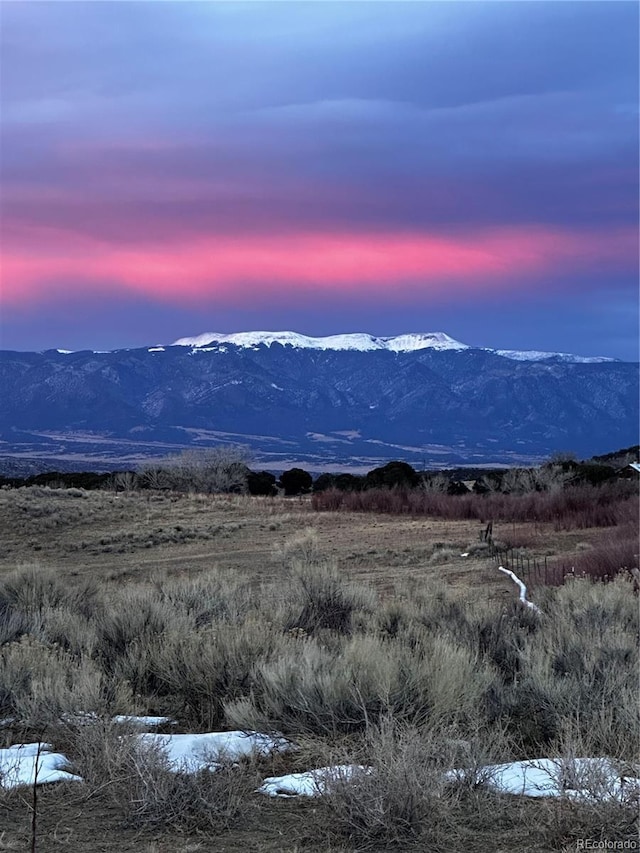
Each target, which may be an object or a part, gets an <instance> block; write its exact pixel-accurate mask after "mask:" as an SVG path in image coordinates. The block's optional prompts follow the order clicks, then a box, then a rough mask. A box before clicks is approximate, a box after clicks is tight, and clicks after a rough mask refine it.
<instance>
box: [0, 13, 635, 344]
mask: <svg viewBox="0 0 640 853" xmlns="http://www.w3.org/2000/svg"><path fill="white" fill-rule="evenodd" d="M639 8H640V7H639V6H638V4H637V3H635V2H616V0H614V2H611V0H604V1H603V2H590V0H567V2H563V0H557V2H555V1H554V2H545V1H544V0H532V2H528V1H527V0H503V2H485V1H484V0H472V2H462V0H461V1H460V2H457V1H456V0H448V2H447V0H443V2H427V1H426V0H425V2H401V0H394V2H367V0H350V1H349V2H329V0H316V2H304V3H302V2H284V0H283V1H282V2H276V3H273V2H263V0H256V1H255V2H250V3H245V2H224V3H223V2H190V1H189V0H175V2H172V0H169V2H160V0H147V2H117V0H111V1H110V2H82V0H80V2H63V0H47V2H38V0H30V2H20V0H3V2H1V3H0V25H1V26H0V40H1V43H0V57H1V59H0V107H1V117H2V131H1V133H2V136H1V140H0V141H1V147H0V170H1V171H0V190H1V202H0V204H1V206H0V229H1V231H0V236H1V254H0V264H1V266H0V276H1V278H0V348H2V349H18V350H43V349H47V348H52V347H61V348H66V349H113V348H118V347H136V346H145V345H152V344H158V343H164V344H166V343H171V342H172V341H173V340H175V339H177V338H179V337H184V336H193V335H198V334H200V333H202V332H207V331H214V332H226V333H230V332H238V331H252V330H285V329H287V330H294V331H298V332H301V333H303V334H307V335H328V334H339V333H345V332H369V333H371V334H374V335H380V336H386V335H397V334H402V333H406V332H433V331H443V332H446V333H448V334H449V335H451V336H452V337H454V338H457V339H458V340H460V341H462V342H464V343H466V344H470V345H472V346H489V347H496V348H510V349H537V350H552V351H564V352H574V353H578V354H581V355H604V356H610V357H614V358H621V359H625V360H636V359H637V357H638V191H639V187H638V152H639V143H638V16H639Z"/></svg>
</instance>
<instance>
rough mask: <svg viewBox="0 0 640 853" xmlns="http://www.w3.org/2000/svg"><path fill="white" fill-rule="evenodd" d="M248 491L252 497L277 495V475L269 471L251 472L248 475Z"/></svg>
mask: <svg viewBox="0 0 640 853" xmlns="http://www.w3.org/2000/svg"><path fill="white" fill-rule="evenodd" d="M247 489H248V491H249V494H250V495H265V496H273V495H275V494H276V492H277V489H276V477H275V474H271V473H270V472H269V471H250V472H249V474H248V475H247Z"/></svg>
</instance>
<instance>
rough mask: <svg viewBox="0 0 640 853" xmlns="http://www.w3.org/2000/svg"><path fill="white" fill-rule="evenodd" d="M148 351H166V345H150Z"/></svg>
mask: <svg viewBox="0 0 640 853" xmlns="http://www.w3.org/2000/svg"><path fill="white" fill-rule="evenodd" d="M147 352H164V347H149V349H148V350H147Z"/></svg>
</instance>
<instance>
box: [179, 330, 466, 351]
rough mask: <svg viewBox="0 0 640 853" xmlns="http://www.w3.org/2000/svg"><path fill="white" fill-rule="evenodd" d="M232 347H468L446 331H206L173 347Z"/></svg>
mask: <svg viewBox="0 0 640 853" xmlns="http://www.w3.org/2000/svg"><path fill="white" fill-rule="evenodd" d="M216 344H217V345H220V344H233V345H234V346H238V347H257V346H261V345H265V346H271V345H272V344H280V345H281V346H291V347H295V348H297V349H320V350H336V351H338V350H355V351H357V352H370V351H371V350H389V351H390V352H414V351H415V350H419V349H427V348H430V349H437V350H464V349H469V347H468V346H466V344H461V343H460V342H459V341H454V339H453V338H450V337H449V335H445V334H444V332H427V333H425V334H413V335H398V336H397V337H394V338H376V337H374V336H373V335H368V334H366V333H364V332H356V333H350V334H346V335H329V336H328V337H324V338H312V337H309V336H308V335H301V334H299V333H298V332H235V333H234V334H231V335H227V334H220V333H218V332H205V333H204V334H202V335H197V337H195V338H180V339H179V340H177V341H174V343H173V346H186V347H197V348H203V347H209V346H212V345H216Z"/></svg>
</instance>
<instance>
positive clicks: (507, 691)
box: [0, 487, 640, 853]
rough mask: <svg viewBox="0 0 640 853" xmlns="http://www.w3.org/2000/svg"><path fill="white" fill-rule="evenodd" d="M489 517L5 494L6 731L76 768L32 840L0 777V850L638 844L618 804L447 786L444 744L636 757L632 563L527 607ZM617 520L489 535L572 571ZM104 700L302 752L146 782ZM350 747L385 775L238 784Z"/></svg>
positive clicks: (538, 593) (448, 754)
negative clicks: (506, 569)
mask: <svg viewBox="0 0 640 853" xmlns="http://www.w3.org/2000/svg"><path fill="white" fill-rule="evenodd" d="M490 520H491V519H488V518H487V519H482V521H481V522H480V521H479V520H477V519H474V520H471V521H453V520H452V521H442V520H437V519H433V518H411V517H407V516H393V515H389V514H372V513H356V512H344V511H342V512H315V511H314V510H313V508H312V505H311V501H310V499H308V498H265V499H263V498H249V497H244V496H220V495H218V496H204V495H172V494H159V493H144V492H131V493H126V492H125V493H120V494H117V495H116V494H113V493H111V492H107V491H93V492H85V491H82V490H78V489H66V490H65V489H60V490H58V489H47V488H42V487H32V488H20V489H3V490H0V718H3V717H4V718H6V720H9V722H5V725H4V726H1V727H0V749H1V748H2V747H5V746H9V745H10V744H14V743H20V742H32V741H37V740H43V741H47V742H49V743H52V744H53V745H54V747H55V748H56V749H57V750H59V751H61V752H64V754H65V755H67V756H68V758H69V759H70V761H71V766H72V768H73V770H74V771H75V772H76V773H78V774H79V775H80V776H82V778H83V779H84V780H85V781H84V782H83V783H82V784H80V783H59V784H56V785H50V786H44V787H42V788H41V789H39V793H38V805H37V816H38V820H37V827H36V832H35V834H34V833H33V827H32V814H33V810H32V806H33V802H32V794H33V791H32V789H29V788H23V789H18V790H16V791H6V792H4V791H2V788H1V786H0V851H4V850H7V851H9V850H16V851H18V850H19V851H22V850H29V849H31V844H32V841H33V838H34V837H35V838H36V848H35V849H37V850H38V851H41V853H44V851H46V853H72V851H74V853H75V851H78V853H95V852H96V851H97V853H120V851H122V853H133V851H141V853H240V851H241V850H242V851H247V850H251V851H254V850H255V851H256V853H303V851H305V853H315V852H316V851H317V853H352V851H356V850H369V851H382V850H391V851H394V853H401V851H416V853H417V851H427V850H428V851H433V853H447V851H458V850H463V849H464V850H465V851H469V853H488V851H498V853H499V851H503V853H506V851H511V850H514V849H517V850H522V851H530V853H534V851H535V853H551V851H564V853H568V851H569V850H575V849H576V840H577V839H579V838H589V839H592V840H594V841H598V840H615V841H619V842H625V841H627V842H628V841H630V840H631V841H633V840H634V839H635V838H636V837H637V825H636V824H635V823H634V820H635V818H636V816H637V808H636V804H635V802H632V801H631V800H629V801H625V802H624V803H617V802H616V803H610V802H606V801H602V800H601V799H598V798H595V799H591V800H589V801H588V802H584V803H581V802H578V801H572V800H565V799H562V800H556V799H553V798H550V799H548V798H540V799H533V798H532V799H529V798H523V797H514V796H507V795H504V794H503V795H498V794H495V793H490V792H488V791H485V790H484V789H483V788H482V787H476V786H466V787H465V786H462V787H461V788H459V789H458V788H453V787H451V786H446V785H444V784H443V781H442V780H443V773H444V772H445V771H446V770H447V769H448V768H450V767H452V766H456V765H458V764H459V763H460V762H461V761H462V762H464V763H465V766H480V765H484V764H486V763H488V762H500V761H511V760H521V759H525V758H535V757H541V756H545V755H548V756H576V755H577V756H580V755H582V756H605V755H606V756H609V757H610V758H611V759H613V760H615V761H616V762H618V763H619V766H620V767H621V768H627V770H625V771H624V772H628V773H629V774H630V775H638V773H639V772H640V771H639V770H638V768H637V766H636V762H637V753H638V720H637V692H638V691H637V687H638V683H637V666H638V650H637V636H638V612H637V610H638V609H637V593H635V592H634V587H633V583H632V581H631V580H630V579H629V578H624V577H621V578H620V579H619V580H618V581H616V582H615V583H611V584H607V585H592V584H591V583H590V582H588V581H586V580H585V581H580V580H576V581H571V582H570V583H569V584H568V585H567V586H565V587H563V588H561V589H556V590H554V589H549V588H542V587H539V586H536V587H534V589H533V591H532V593H531V597H532V598H533V599H534V600H535V601H536V603H537V604H538V605H539V606H540V608H541V610H542V615H540V616H538V615H537V614H536V613H533V612H532V611H530V610H527V609H526V608H524V607H522V606H520V605H519V603H518V602H517V600H516V599H517V589H516V588H515V586H514V585H513V583H512V582H511V581H510V580H509V579H508V578H505V576H504V575H502V574H501V573H499V572H498V571H497V568H496V564H495V562H494V560H493V559H492V558H491V556H490V554H489V552H488V549H487V546H486V544H485V543H484V542H482V541H481V535H482V533H483V531H484V529H485V527H486V522H488V521H490ZM617 530H618V528H609V529H599V528H586V529H580V530H555V529H554V525H553V524H549V523H545V524H541V523H538V524H534V523H528V524H527V523H516V524H513V523H509V524H506V523H505V524H500V523H496V524H494V529H493V535H494V538H495V540H497V541H499V542H500V543H502V544H503V545H505V546H510V547H513V548H515V549H517V550H519V551H520V552H522V553H526V554H528V555H530V556H531V558H532V559H533V558H536V559H543V558H544V557H545V556H546V557H547V558H548V559H550V560H551V559H556V560H561V561H562V562H564V563H566V564H568V565H570V564H571V563H572V562H573V561H576V562H577V561H578V560H579V559H581V558H583V557H584V555H585V554H591V553H593V554H594V555H596V554H597V553H598V550H597V549H598V547H601V546H602V543H603V542H607V541H611V542H612V541H615V537H616V535H617V534H616V531H617ZM607 537H608V538H607ZM463 554H467V555H468V556H462V555H463ZM84 712H92V713H94V714H96V717H97V718H99V719H100V721H101V722H100V723H99V724H98V723H96V724H95V725H91V724H90V725H87V724H85V721H84V720H83V719H82V717H78V715H79V714H82V713H84ZM113 714H163V715H164V714H166V715H168V716H171V717H173V718H175V720H176V721H177V725H176V727H175V728H170V729H168V730H169V731H178V732H203V731H205V732H206V731H221V730H224V729H239V730H244V731H265V732H266V731H269V732H273V731H279V732H282V733H283V734H284V735H285V737H287V738H289V739H290V740H291V741H292V742H293V743H295V744H296V745H297V749H296V751H294V752H291V753H286V754H277V755H276V754H274V755H270V756H266V757H261V758H256V759H251V760H250V761H247V762H244V763H243V762H240V765H239V766H238V767H235V768H228V770H227V771H225V772H228V773H229V777H228V778H229V780H230V783H232V785H231V788H230V792H231V793H230V794H229V796H228V797H226V794H224V792H221V790H220V788H219V787H218V788H216V787H215V785H216V784H219V783H216V782H215V781H212V779H213V780H215V778H216V774H209V773H207V772H205V774H204V776H203V777H202V778H197V779H194V780H192V781H189V780H190V779H191V777H189V776H186V775H183V776H178V777H173V776H171V778H169V777H170V774H168V772H167V771H166V770H165V769H163V768H162V767H156V768H155V769H153V768H152V770H151V771H149V775H148V776H144V778H143V775H144V774H143V775H140V774H141V772H142V771H141V764H140V757H139V755H138V754H137V753H135V751H133V747H128V746H126V744H129V743H130V739H127V737H128V735H127V730H126V729H119V728H118V727H115V726H114V725H112V724H111V723H110V722H109V720H110V719H111V715H113ZM123 731H124V732H125V737H124V738H123V736H122V733H123ZM132 742H133V741H131V743H132ZM123 744H124V745H125V746H123ZM127 750H128V751H127ZM350 762H356V763H359V764H363V765H367V766H368V765H371V766H374V767H376V768H377V770H378V776H377V777H376V779H375V780H374V781H372V782H370V783H369V784H367V782H366V780H365V781H363V782H361V783H359V784H358V785H356V786H354V787H353V790H351V789H349V790H347V789H345V790H341V789H339V788H338V789H337V790H336V791H335V792H334V793H333V794H332V795H331V796H328V797H327V798H319V799H311V800H305V799H304V798H301V799H298V800H296V799H293V800H279V799H270V798H267V797H264V796H262V795H259V794H256V793H254V792H255V790H256V788H257V787H258V786H259V784H260V783H261V781H262V780H263V779H264V778H265V777H269V776H274V775H276V776H277V775H281V774H284V773H292V772H303V771H305V770H308V769H309V768H310V767H320V766H326V765H335V764H344V763H350ZM621 772H622V771H621ZM596 781H597V780H592V784H593V786H594V788H595V787H597V785H596ZM151 783H153V784H151ZM211 786H213V787H211ZM234 786H235V787H234ZM167 791H170V798H167V797H169V795H168V794H167V793H166V792H167ZM234 792H235V793H234ZM236 794H237V797H236ZM163 797H165V799H164V800H163ZM234 797H236V799H234ZM180 798H182V799H180ZM176 801H184V803H185V804H186V803H188V804H189V805H188V806H187V805H185V806H184V807H183V808H182V809H173V808H172V805H173V804H174V803H175V802H176ZM212 803H214V804H216V807H217V811H216V809H213V808H212V806H211V804H212ZM630 849H634V848H630Z"/></svg>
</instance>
